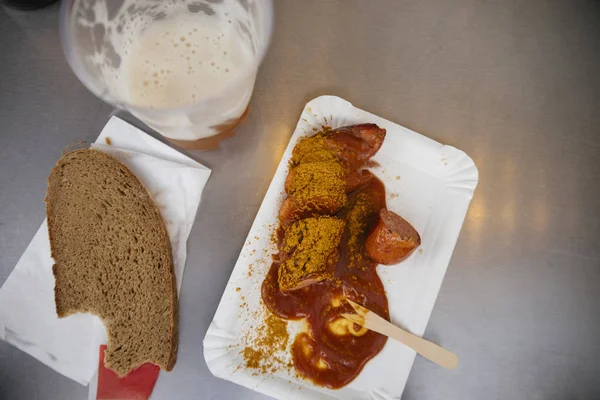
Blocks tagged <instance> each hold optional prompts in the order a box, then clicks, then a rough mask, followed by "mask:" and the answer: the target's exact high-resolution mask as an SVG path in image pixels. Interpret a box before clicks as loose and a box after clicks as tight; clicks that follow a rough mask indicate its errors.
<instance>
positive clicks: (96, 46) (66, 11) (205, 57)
mask: <svg viewBox="0 0 600 400" xmlns="http://www.w3.org/2000/svg"><path fill="white" fill-rule="evenodd" d="M60 14H61V17H60V19H61V40H62V44H63V48H64V51H65V54H66V57H67V60H68V62H69V64H70V66H71V68H72V69H73V71H74V72H75V74H76V75H77V77H78V78H79V80H80V81H81V82H82V83H83V84H84V85H85V86H86V87H87V88H88V89H89V90H90V91H91V92H92V93H94V94H95V95H96V96H98V97H100V98H101V99H103V100H104V101H106V102H108V103H111V104H113V105H115V106H117V107H121V108H124V109H127V110H128V111H129V112H131V113H132V114H133V115H135V116H136V117H137V118H139V119H140V120H141V121H143V122H144V123H146V124H147V125H148V126H150V127H151V128H153V129H154V130H156V131H158V132H159V133H161V134H162V135H164V136H165V137H167V138H169V139H170V140H173V141H175V142H177V143H178V144H180V145H183V146H185V147H191V148H193V147H202V146H203V144H202V143H203V139H205V138H209V137H214V136H215V135H228V134H231V132H232V131H233V130H234V129H235V128H236V127H237V126H238V125H239V124H240V123H241V122H242V121H243V119H244V117H245V115H246V112H247V109H248V104H249V102H250V97H251V95H252V91H253V88H254V82H255V80H256V74H257V72H258V68H259V66H260V63H261V61H262V59H263V57H264V55H265V53H266V51H267V48H268V45H269V41H270V37H271V31H272V24H273V4H272V1H271V0H204V1H198V0H63V2H62V6H61V13H60ZM154 46H155V47H154Z"/></svg>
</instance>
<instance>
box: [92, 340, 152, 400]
mask: <svg viewBox="0 0 600 400" xmlns="http://www.w3.org/2000/svg"><path fill="white" fill-rule="evenodd" d="M105 349H106V345H105V344H103V345H100V361H99V363H98V392H97V393H96V400H148V399H149V398H150V395H151V394H152V390H153V389H154V384H155V383H156V379H157V378H158V373H159V372H160V367H158V366H157V365H154V364H150V363H148V364H144V365H142V366H140V367H139V368H136V369H134V370H133V371H131V372H130V373H129V375H127V376H126V377H124V378H119V376H118V375H117V374H115V373H114V372H113V371H111V370H109V369H107V368H105V367H104V350H105Z"/></svg>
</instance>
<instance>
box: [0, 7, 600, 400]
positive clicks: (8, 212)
mask: <svg viewBox="0 0 600 400" xmlns="http://www.w3.org/2000/svg"><path fill="white" fill-rule="evenodd" d="M598 21H600V2H598V1H576V0H571V1H569V0H565V1H559V0H555V1H537V0H536V1H534V0H530V1H519V0H514V1H509V0H505V1H499V2H496V1H485V0H461V1H453V2H449V1H442V0H438V1H434V0H420V1H394V0H390V1H376V2H374V1H345V0H340V1H323V0H314V1H302V2H300V1H285V2H283V1H282V2H278V3H277V9H276V27H275V35H274V38H273V43H272V47H271V50H270V52H269V54H268V55H267V58H266V59H265V62H264V65H263V67H262V69H261V71H260V74H259V77H258V82H257V85H256V90H255V93H254V97H253V100H252V104H251V111H250V114H249V116H248V119H247V121H246V123H245V124H244V125H243V127H242V128H241V129H240V130H239V132H238V134H237V136H236V137H234V138H233V139H231V140H228V141H226V142H224V143H223V146H222V148H220V149H219V150H216V151H213V152H209V153H191V154H192V155H193V156H194V157H196V158H197V159H198V160H199V161H201V162H203V163H205V164H206V165H208V166H210V167H211V168H213V176H212V177H211V180H210V182H209V184H208V186H207V188H206V191H205V192H204V197H203V201H202V204H201V206H200V210H199V212H198V216H197V219H196V223H195V225H194V228H193V230H192V234H191V237H190V239H189V257H188V263H187V268H186V272H185V279H184V282H183V288H182V292H181V337H180V351H179V361H178V363H177V365H176V368H175V370H174V371H173V372H172V373H169V374H161V376H160V378H159V381H158V384H157V386H156V388H155V392H154V395H153V398H155V399H163V398H164V399H167V398H181V399H262V398H264V396H261V395H259V394H256V393H254V392H251V391H249V390H247V389H245V388H242V387H238V386H236V385H234V384H232V383H229V382H226V381H223V380H219V379H216V378H214V377H212V376H211V374H210V373H209V371H208V370H207V368H206V365H205V363H204V358H203V355H202V338H203V337H204V334H205V332H206V329H207V327H208V324H209V322H210V321H211V319H212V317H213V314H214V311H215V309H216V307H217V304H218V302H219V299H220V297H221V293H222V290H223V289H224V287H225V284H226V282H227V279H228V277H229V274H230V272H231V269H232V267H233V265H234V262H235V260H236V258H237V255H238V253H239V251H240V248H241V246H242V243H243V242H244V238H245V236H246V234H247V232H248V230H249V228H250V225H251V223H252V220H253V219H254V215H255V213H256V211H257V210H258V207H259V205H260V202H261V200H262V197H263V195H264V193H265V191H266V189H267V186H268V184H269V181H270V179H271V177H272V175H273V173H274V172H275V167H276V165H277V163H278V162H279V159H280V157H281V155H282V152H283V149H284V147H285V145H286V143H287V141H288V138H289V137H290V135H291V133H292V131H293V128H294V126H295V124H296V121H297V119H298V115H299V114H300V112H301V110H302V107H303V105H304V104H305V103H306V102H307V101H308V100H310V99H312V98H314V97H316V96H318V95H321V94H336V95H339V96H341V97H344V98H346V99H348V100H350V101H351V102H353V103H354V104H356V105H357V106H359V107H361V108H365V109H367V110H369V111H372V112H374V113H376V114H379V115H381V116H383V117H385V118H388V119H390V120H392V121H396V122H398V123H401V124H403V125H405V126H407V127H409V128H411V129H413V130H416V131H417V132H421V133H423V134H425V135H428V136H430V137H432V138H434V139H436V140H438V141H440V142H443V143H447V144H451V145H453V146H456V147H458V148H461V149H463V150H465V151H466V152H467V153H468V154H469V155H470V156H471V157H472V158H473V159H474V160H475V163H476V164H477V166H478V167H479V172H480V184H479V188H478V189H477V191H476V193H475V197H474V199H473V202H472V204H471V209H470V211H469V213H468V216H467V220H466V222H465V225H464V227H463V230H462V233H461V236H460V239H459V241H458V244H457V246H456V250H455V253H454V256H453V259H452V262H451V264H450V267H449V269H448V272H447V274H446V278H445V281H444V284H443V286H442V288H441V291H440V296H439V298H438V301H437V303H436V307H435V309H434V311H433V315H432V317H431V320H430V322H429V326H428V329H427V331H426V334H425V337H426V338H428V339H430V340H433V341H436V342H438V343H439V344H441V345H442V346H444V347H447V348H448V349H451V350H452V351H454V352H456V353H457V354H458V355H459V356H460V360H461V361H460V365H459V368H458V369H457V370H456V371H453V372H449V371H446V370H444V369H442V368H439V367H437V366H435V365H434V364H432V363H430V362H427V361H426V360H424V359H422V358H417V360H416V362H415V365H414V368H413V370H412V372H411V375H410V378H409V381H408V386H407V387H406V390H405V394H404V398H405V399H441V398H443V399H481V398H485V399H571V398H573V399H594V398H600V383H599V382H598V379H597V378H598V376H600V362H598V360H599V359H600V341H599V340H598V337H600V306H599V304H600V301H599V300H600V295H599V286H600V246H598V244H597V243H598V239H600V222H599V221H600V188H599V187H600V177H599V174H598V173H599V172H600V77H599V76H600V75H599V71H600V40H599V39H600V23H599V22H598ZM57 26H58V20H57V7H56V5H55V6H52V7H50V8H47V9H44V10H39V11H35V12H17V11H14V10H3V9H1V8H0V265H1V269H0V283H1V282H4V280H5V279H6V277H7V276H8V274H9V273H10V271H11V270H12V268H13V267H14V265H15V264H16V262H17V260H18V258H19V256H20V255H21V253H22V252H23V250H24V249H25V247H26V246H27V244H28V242H29V240H30V239H31V237H32V236H33V234H34V233H35V231H36V229H37V228H38V226H39V224H40V223H41V221H42V220H43V218H44V204H43V202H42V200H43V198H44V192H45V188H46V177H47V175H48V173H49V171H50V168H51V167H52V165H53V164H54V162H55V161H56V160H57V159H58V158H59V156H60V154H61V151H62V149H63V148H64V147H65V146H67V145H68V144H70V143H73V142H74V141H77V140H84V141H92V140H94V138H95V137H96V136H97V135H98V133H99V132H100V129H101V128H102V126H103V125H104V124H105V123H106V121H107V119H108V117H109V114H110V113H111V111H112V110H111V108H110V107H109V106H107V105H105V104H103V103H101V102H100V101H99V100H97V99H96V98H94V97H93V96H92V95H91V94H90V93H88V92H87V91H86V90H85V89H84V87H83V86H82V85H81V84H80V83H79V82H78V81H77V80H76V78H75V77H74V75H73V74H72V73H71V71H70V70H69V68H68V66H67V63H66V62H65V60H64V57H63V54H62V51H61V49H60V46H59V39H58V32H57V28H58V27H57ZM390 368H393V366H390ZM86 395H87V388H84V387H82V386H80V385H78V384H76V383H73V382H71V381H69V380H68V379H66V378H64V377H62V376H61V375H59V374H58V373H55V372H54V371H52V370H50V369H48V368H47V367H45V366H44V365H42V364H41V363H39V362H37V361H36V360H33V359H32V358H30V357H29V356H27V355H25V354H24V353H22V352H20V351H18V350H16V349H15V348H13V347H11V346H9V345H8V344H6V343H4V342H0V398H1V399H83V398H85V396H86Z"/></svg>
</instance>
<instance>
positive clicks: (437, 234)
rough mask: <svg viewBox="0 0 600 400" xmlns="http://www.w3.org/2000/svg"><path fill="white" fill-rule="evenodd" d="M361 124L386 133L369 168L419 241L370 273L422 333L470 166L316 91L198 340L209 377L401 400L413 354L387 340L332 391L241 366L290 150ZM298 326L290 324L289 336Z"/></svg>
mask: <svg viewBox="0 0 600 400" xmlns="http://www.w3.org/2000/svg"><path fill="white" fill-rule="evenodd" d="M366 122H373V123H376V124H377V125H379V126H380V127H382V128H385V129H386V130H387V136H386V139H385V142H384V143H383V146H382V147H381V149H380V150H379V152H378V153H377V154H376V155H375V157H373V160H374V161H376V162H377V163H379V166H378V167H375V168H371V171H372V172H373V173H374V174H375V175H376V176H378V177H379V178H380V179H381V180H382V181H383V182H384V183H385V187H386V192H387V207H388V209H390V210H391V211H395V212H397V213H398V214H400V215H401V216H403V217H404V218H406V219H407V220H408V221H410V222H411V223H412V224H413V226H414V227H415V228H416V229H417V231H418V232H419V233H420V234H421V240H422V244H421V247H420V250H418V251H416V252H415V253H414V254H413V255H412V256H411V257H409V258H408V259H407V260H406V261H404V262H403V263H401V265H397V266H389V267H386V266H379V267H378V268H377V272H378V273H379V276H380V277H381V280H382V282H383V284H384V286H385V289H386V293H387V297H388V301H389V307H390V317H391V320H392V322H394V323H396V324H398V325H400V326H402V327H404V328H405V329H408V330H409V331H411V332H413V333H415V334H416V335H419V336H421V335H423V332H424V331H425V327H426V326H427V322H428V320H429V316H430V315H431V311H432V309H433V305H434V303H435V300H436V298H437V295H438V292H439V289H440V286H441V284H442V280H443V279H444V274H445V272H446V268H447V267H448V263H449V261H450V257H451V255H452V251H453V249H454V245H455V244H456V240H457V239H458V235H459V232H460V228H461V226H462V224H463V221H464V218H465V214H466V212H467V209H468V207H469V203H470V201H471V198H472V197H473V192H474V190H475V187H476V186H477V182H478V172H477V168H476V167H475V164H474V163H473V160H471V158H470V157H469V156H467V155H466V154H465V153H464V152H462V151H461V150H458V149H456V148H454V147H451V146H444V145H442V144H440V143H437V142H435V141H433V140H431V139H429V138H427V137H425V136H423V135H420V134H418V133H416V132H413V131H411V130H409V129H406V128H404V127H402V126H400V125H397V124H394V123H392V122H390V121H387V120H385V119H383V118H380V117H377V116H375V115H373V114H370V113H368V112H366V111H363V110H360V109H358V108H356V107H354V106H353V105H352V104H350V103H349V102H347V101H345V100H343V99H340V98H339V97H335V96H321V97H318V98H316V99H314V100H312V101H310V102H309V103H308V104H307V105H306V107H305V108H304V111H303V112H302V115H301V117H300V121H299V122H298V125H297V126H296V130H295V132H294V134H293V136H292V138H291V140H290V143H289V145H288V147H287V149H286V150H285V153H284V155H283V159H282V160H281V162H280V163H279V167H278V168H277V171H276V173H275V176H274V177H273V181H272V182H271V185H270V186H269V190H268V191H267V194H266V195H265V198H264V200H263V203H262V205H261V207H260V210H259V211H258V214H257V215H256V219H255V220H254V223H253V225H252V228H251V229H250V233H249V234H248V238H247V240H246V243H245V245H244V247H243V249H242V251H241V253H240V257H239V259H238V260H237V263H236V264H235V267H234V269H233V272H232V274H231V277H230V279H229V283H228V284H227V287H226V288H225V292H224V294H223V298H222V299H221V303H220V304H219V307H218V308H217V311H216V313H215V316H214V319H213V321H212V323H211V325H210V327H209V329H208V332H207V334H206V337H205V338H204V357H205V359H206V363H207V365H208V368H209V369H210V371H211V372H212V373H213V375H215V376H217V377H219V378H223V379H227V380H230V381H232V382H235V383H238V384H240V385H243V386H246V387H248V388H250V389H252V390H256V391H259V392H261V393H264V394H267V395H269V396H272V397H275V398H279V399H284V398H285V399H286V400H290V399H300V398H302V399H399V398H400V396H401V395H402V391H403V390H404V386H405V385H406V380H407V378H408V374H409V372H410V369H411V367H412V364H413V361H414V358H415V353H414V351H412V350H410V349H408V348H407V347H405V346H403V345H402V344H399V343H397V342H395V341H394V340H391V339H390V340H388V341H387V343H386V345H385V347H384V348H383V350H382V351H381V352H380V353H379V354H378V355H377V356H376V357H375V358H373V359H372V360H371V361H369V362H368V363H367V364H366V365H365V367H364V369H363V370H362V372H361V373H360V374H359V375H358V377H357V378H356V379H355V380H354V381H352V382H351V383H350V384H349V385H347V386H345V387H344V388H341V389H338V390H329V389H325V388H322V387H317V386H315V385H313V384H312V383H311V382H309V381H307V380H303V379H299V378H296V377H295V376H293V374H292V375H290V374H289V373H288V372H286V371H285V370H283V371H278V372H276V373H275V374H272V375H264V374H256V371H254V370H252V369H246V368H245V367H244V365H245V364H244V360H243V357H242V354H241V352H242V351H243V349H244V346H245V345H246V343H247V340H248V335H249V334H250V333H249V332H251V330H252V328H253V327H255V326H256V325H255V324H256V323H257V322H258V323H260V321H257V320H256V319H257V316H256V315H257V314H259V310H260V309H261V308H262V307H264V306H263V305H262V304H261V301H260V285H261V283H262V281H263V279H264V276H265V274H266V272H267V270H268V268H269V266H270V255H271V253H273V252H274V251H275V248H274V246H273V244H271V241H270V235H271V233H272V231H273V229H275V228H276V226H277V223H278V221H277V214H278V211H279V206H280V204H281V201H282V200H283V198H284V193H283V186H284V182H285V178H286V176H287V170H288V160H289V158H290V156H291V153H292V149H293V148H294V146H295V145H296V143H297V141H298V139H299V138H301V137H303V136H306V135H311V134H313V133H314V129H313V128H317V129H320V128H321V126H322V125H329V126H331V127H332V128H337V127H341V126H345V125H351V124H356V123H366ZM244 303H245V304H244ZM253 324H254V325H253ZM296 325H297V323H292V324H290V325H289V326H288V329H289V330H290V331H291V333H292V334H293V333H294V332H295V331H296V330H297V328H296ZM291 339H293V336H291ZM290 341H292V340H290ZM300 388H301V389H300Z"/></svg>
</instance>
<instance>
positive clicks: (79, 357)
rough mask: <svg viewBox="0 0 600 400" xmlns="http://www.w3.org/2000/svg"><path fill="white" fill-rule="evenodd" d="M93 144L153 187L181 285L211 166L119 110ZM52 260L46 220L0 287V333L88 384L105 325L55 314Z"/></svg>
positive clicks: (82, 316) (88, 317)
mask: <svg viewBox="0 0 600 400" xmlns="http://www.w3.org/2000/svg"><path fill="white" fill-rule="evenodd" d="M107 143H111V145H108V144H107ZM92 147H93V148H97V149H99V150H102V151H105V152H107V153H109V154H111V155H112V156H114V157H116V158H118V159H119V160H120V161H121V162H123V163H124V164H125V165H127V167H129V168H130V169H131V171H132V172H133V173H134V174H136V175H137V177H138V178H139V179H140V181H141V182H142V183H143V184H144V186H145V187H146V188H147V189H148V191H149V192H150V195H151V196H152V199H153V200H154V202H155V203H156V205H157V206H158V208H159V210H160V212H161V215H162V217H163V219H164V221H165V224H166V227H167V231H168V234H169V238H170V240H171V247H172V251H173V263H174V267H175V275H176V278H177V288H178V290H179V288H180V287H181V281H182V277H183V270H184V268H185V260H186V256H187V254H186V242H187V238H188V236H189V234H190V231H191V229H192V224H193V223H194V218H195V216H196V210H197V209H198V204H199V203H200V197H201V195H202V191H203V189H204V186H205V185H206V182H207V181H208V178H209V176H210V170H209V169H208V168H206V167H204V166H203V165H201V164H198V163H197V162H196V161H194V160H192V159H190V158H188V157H186V156H184V155H183V154H181V153H179V152H178V151H176V150H174V149H172V148H170V147H169V146H167V145H165V144H163V143H161V142H159V141H158V140H156V139H154V138H152V137H151V136H149V135H147V134H146V133H144V132H143V131H141V130H139V129H137V128H135V127H134V126H132V125H130V124H128V123H127V122H125V121H123V120H121V119H119V118H117V117H112V118H111V119H110V120H109V121H108V123H107V124H106V126H105V127H104V129H103V130H102V133H101V134H100V136H99V137H98V139H97V140H96V143H95V144H93V145H92ZM48 173H50V171H48ZM41 200H42V199H40V207H43V203H42V202H41ZM53 263H54V261H53V260H52V258H51V257H50V242H49V239H48V228H47V224H46V221H44V222H43V223H42V226H40V228H39V229H38V231H37V233H36V234H35V236H34V237H33V239H32V240H31V243H29V246H27V249H26V250H25V253H24V254H23V255H22V256H21V259H20V260H19V262H18V263H17V265H16V267H15V269H14V270H13V272H12V273H11V274H10V276H9V277H8V279H7V280H6V282H5V283H4V285H3V286H2V288H1V289H0V339H3V340H5V341H7V342H9V343H11V344H12V345H14V346H16V347H18V348H19V349H21V350H23V351H24V352H26V353H28V354H30V355H31V356H33V357H35V358H37V359H38V360H40V361H41V362H43V363H44V364H46V365H48V366H49V367H51V368H53V369H54V370H56V371H58V372H60V373H61V374H63V375H65V376H66V377H68V378H71V379H73V380H75V381H77V382H79V383H81V384H83V385H87V384H88V383H89V382H90V380H91V379H92V377H93V376H94V374H95V372H96V370H97V366H98V344H99V343H100V342H103V339H104V338H105V335H106V331H105V329H104V327H103V325H102V323H101V322H100V320H99V319H98V318H97V317H95V316H93V315H90V314H75V315H71V316H69V317H67V318H62V319H59V318H58V317H57V315H56V310H55V306H54V277H53V276H52V265H53Z"/></svg>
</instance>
